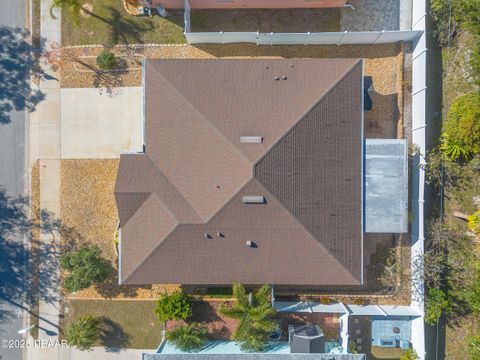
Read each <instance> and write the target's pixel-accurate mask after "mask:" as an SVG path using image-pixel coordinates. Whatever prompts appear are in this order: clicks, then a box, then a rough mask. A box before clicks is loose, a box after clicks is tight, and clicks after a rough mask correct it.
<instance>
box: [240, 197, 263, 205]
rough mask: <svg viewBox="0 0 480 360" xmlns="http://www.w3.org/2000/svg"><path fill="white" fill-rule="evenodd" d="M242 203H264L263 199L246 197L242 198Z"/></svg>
mask: <svg viewBox="0 0 480 360" xmlns="http://www.w3.org/2000/svg"><path fill="white" fill-rule="evenodd" d="M242 201H243V202H244V203H245V204H264V203H265V197H263V196H252V195H247V196H242Z"/></svg>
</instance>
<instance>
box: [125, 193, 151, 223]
mask: <svg viewBox="0 0 480 360" xmlns="http://www.w3.org/2000/svg"><path fill="white" fill-rule="evenodd" d="M122 194H138V195H148V196H147V197H145V199H143V201H142V202H141V203H140V204H138V206H137V208H136V209H135V211H134V212H132V213H131V214H130V216H128V218H127V221H125V223H124V224H123V225H125V224H128V222H129V221H130V219H131V218H132V217H133V216H134V215H135V214H136V213H137V211H138V209H140V208H141V207H142V205H143V204H144V203H145V201H147V199H148V198H149V197H150V195H151V194H152V192H148V191H147V192H131V191H128V192H122Z"/></svg>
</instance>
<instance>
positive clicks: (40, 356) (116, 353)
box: [28, 347, 155, 360]
mask: <svg viewBox="0 0 480 360" xmlns="http://www.w3.org/2000/svg"><path fill="white" fill-rule="evenodd" d="M154 351H155V350H140V349H126V350H120V349H108V350H107V349H106V348H103V347H94V348H93V349H91V350H89V351H80V350H78V349H76V348H71V347H67V348H45V349H29V351H28V359H29V360H57V359H58V360H141V359H142V353H144V352H148V353H152V352H154Z"/></svg>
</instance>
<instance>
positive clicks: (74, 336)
mask: <svg viewBox="0 0 480 360" xmlns="http://www.w3.org/2000/svg"><path fill="white" fill-rule="evenodd" d="M100 331H101V329H100V320H99V319H96V318H93V317H92V316H91V315H83V316H82V317H80V318H79V319H78V320H77V321H75V322H73V323H72V324H70V326H69V327H68V328H67V334H66V337H67V341H68V345H70V346H76V347H78V348H79V349H80V350H88V349H90V348H91V347H92V346H93V345H95V342H96V341H97V339H98V337H99V335H100Z"/></svg>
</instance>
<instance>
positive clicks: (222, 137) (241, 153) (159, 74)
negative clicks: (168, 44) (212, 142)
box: [147, 61, 252, 164]
mask: <svg viewBox="0 0 480 360" xmlns="http://www.w3.org/2000/svg"><path fill="white" fill-rule="evenodd" d="M147 62H148V61H147ZM151 68H152V69H153V70H154V71H155V74H157V75H158V76H160V77H161V78H162V79H163V80H164V81H165V82H167V83H168V84H169V85H170V86H171V87H172V89H173V90H174V91H175V94H177V95H178V96H179V97H180V98H182V99H183V100H185V102H186V103H187V104H188V106H189V107H190V108H191V109H192V110H193V111H194V112H195V113H197V114H199V115H200V116H201V117H202V119H204V120H205V121H206V123H207V124H208V125H209V127H210V128H211V129H212V130H213V131H214V132H215V133H216V134H217V135H218V136H219V137H220V138H221V139H222V140H224V141H225V142H226V143H227V144H228V145H229V146H230V147H231V148H233V150H234V151H235V152H236V153H238V154H240V155H241V157H242V158H244V159H245V160H247V162H248V163H249V164H251V163H252V161H251V160H250V159H248V158H247V157H246V156H245V154H243V152H242V151H240V149H239V148H238V147H236V146H235V145H234V144H232V142H231V141H230V140H229V139H228V138H227V137H226V136H225V135H223V133H222V132H221V131H220V130H218V129H217V127H216V126H215V125H214V124H212V122H211V121H210V120H208V118H207V117H206V116H205V115H204V114H203V113H202V112H201V111H200V110H198V108H197V107H195V106H194V105H193V104H192V103H191V102H190V100H188V99H187V98H186V97H185V96H184V95H183V94H182V93H181V92H180V91H179V90H178V89H177V87H176V86H174V85H173V84H172V83H171V82H170V81H169V80H168V79H167V78H165V76H163V75H162V74H161V73H160V72H159V71H158V69H156V68H155V67H154V66H152V67H151Z"/></svg>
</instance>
